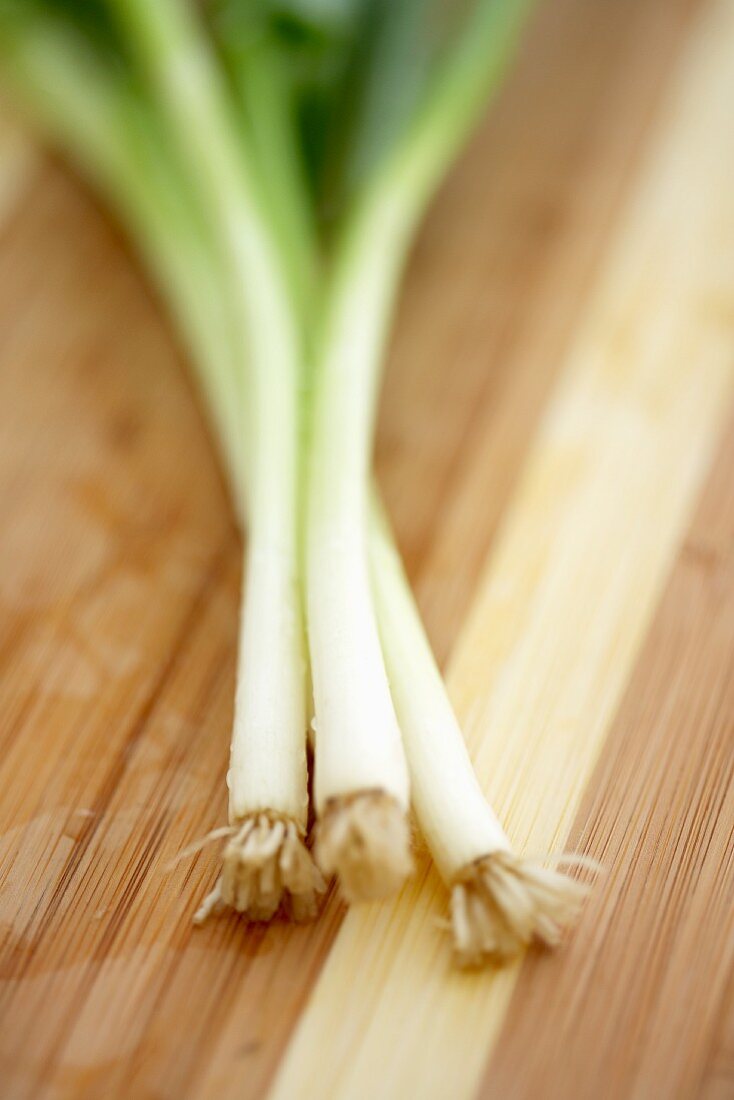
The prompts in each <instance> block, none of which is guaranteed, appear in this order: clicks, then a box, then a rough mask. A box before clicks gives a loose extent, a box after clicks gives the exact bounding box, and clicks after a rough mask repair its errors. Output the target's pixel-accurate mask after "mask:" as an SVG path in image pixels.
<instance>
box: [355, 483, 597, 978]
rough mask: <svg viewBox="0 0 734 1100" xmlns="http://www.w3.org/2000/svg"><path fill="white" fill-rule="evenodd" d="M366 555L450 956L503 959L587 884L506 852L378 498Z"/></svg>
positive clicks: (552, 933) (571, 907) (572, 903)
mask: <svg viewBox="0 0 734 1100" xmlns="http://www.w3.org/2000/svg"><path fill="white" fill-rule="evenodd" d="M370 554H371V563H372V573H373V584H374V588H375V596H376V601H377V607H378V617H379V621H380V630H381V636H382V644H383V648H384V652H385V661H386V664H387V669H388V673H389V675H390V685H391V690H392V695H393V699H394V701H395V708H396V711H397V715H398V719H399V721H400V727H401V730H402V734H403V743H404V745H405V751H406V755H407V759H408V766H409V768H410V775H411V783H412V797H413V806H414V808H415V813H416V817H417V819H418V824H419V826H420V829H421V832H422V833H423V836H424V837H425V840H426V844H427V845H428V848H429V850H430V852H431V855H432V856H433V859H434V861H435V863H436V866H437V867H438V870H439V872H440V874H441V876H442V878H443V879H444V881H445V882H446V884H447V885H448V886H449V888H450V890H451V928H452V933H453V939H454V948H455V953H456V958H457V962H459V964H460V965H462V966H478V965H481V964H483V963H497V962H502V961H505V960H507V959H509V958H511V957H512V956H514V955H516V954H517V953H518V952H519V951H520V950H522V948H523V947H525V946H527V945H528V944H530V943H531V942H533V941H538V942H540V943H543V944H545V945H547V946H555V945H556V944H557V943H558V942H559V940H560V938H561V935H562V932H563V929H564V928H565V927H567V926H568V925H569V924H571V923H573V921H574V920H575V919H576V917H577V915H578V913H579V909H580V907H581V903H582V901H583V899H584V897H585V896H586V893H587V891H588V887H587V886H586V884H584V883H581V882H578V881H576V880H575V879H572V878H569V877H568V876H567V875H564V874H562V873H561V872H559V871H556V870H551V869H548V868H545V867H542V866H539V865H538V864H535V863H532V862H531V861H529V860H525V859H522V858H521V857H519V856H517V855H515V854H514V853H513V851H512V849H511V846H510V842H509V840H508V838H507V836H506V835H505V832H504V830H503V829H502V826H501V825H500V823H499V821H498V819H497V817H496V815H495V813H494V811H493V810H492V808H491V806H490V804H489V802H488V801H487V799H486V798H485V796H484V793H483V791H482V789H481V786H480V784H479V781H478V779H477V777H476V774H475V772H474V768H473V767H472V763H471V760H470V758H469V754H468V752H467V749H466V745H465V743H464V738H463V735H462V732H461V729H460V727H459V723H458V721H457V719H456V715H455V713H454V710H453V707H452V705H451V702H450V700H449V697H448V694H447V692H446V688H445V686H444V683H443V679H442V677H441V674H440V672H439V670H438V668H437V666H436V663H435V661H434V658H433V654H432V653H431V648H430V645H429V643H428V639H427V638H426V635H425V631H424V629H423V624H422V623H421V619H420V616H419V614H418V610H417V608H416V606H415V603H414V600H413V597H412V594H411V592H410V587H409V585H408V581H407V578H406V577H405V574H404V572H403V567H402V564H401V562H400V558H399V555H398V553H397V551H396V549H395V545H394V542H393V540H392V537H391V535H390V531H389V529H388V527H387V523H386V521H385V519H384V517H383V516H382V514H381V512H380V509H379V504H378V503H377V498H376V497H375V498H374V499H373V506H372V515H371V523H370ZM575 862H576V863H581V862H583V861H582V860H580V859H576V860H575Z"/></svg>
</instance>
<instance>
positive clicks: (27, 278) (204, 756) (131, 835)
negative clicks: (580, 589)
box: [0, 0, 732, 1098]
mask: <svg viewBox="0 0 734 1100" xmlns="http://www.w3.org/2000/svg"><path fill="white" fill-rule="evenodd" d="M699 7H700V4H698V3H696V2H694V0H617V2H616V3H615V4H614V5H608V4H602V3H597V2H595V3H589V2H588V0H558V2H555V0H554V3H553V4H549V5H547V6H546V7H545V9H544V10H541V12H540V13H539V17H538V19H537V21H536V22H535V24H534V27H533V29H532V32H531V34H530V36H529V37H528V41H527V43H526V45H525V48H524V51H523V54H522V57H521V59H520V63H519V65H518V68H517V70H516V72H515V73H514V75H513V77H512V79H511V81H510V82H509V84H508V87H507V88H506V90H505V93H504V94H503V96H502V98H501V102H500V103H499V104H498V107H497V109H496V111H495V112H493V114H492V117H491V118H490V120H489V121H488V124H487V125H486V126H485V127H484V128H483V130H482V133H481V134H480V135H479V136H478V138H477V140H476V141H475V143H474V144H473V146H472V148H471V149H470V151H469V152H468V154H467V156H466V157H465V158H464V161H463V163H462V164H461V165H460V167H459V170H458V171H457V172H456V173H455V174H454V176H453V177H452V179H451V181H450V182H449V184H448V186H447V187H446V188H445V189H444V192H443V194H442V195H441V196H440V198H439V201H438V202H437V203H436V206H435V209H434V211H433V213H432V215H431V218H430V219H429V222H428V225H427V227H426V230H425V232H424V234H423V235H422V237H421V240H420V242H419V245H418V247H417V249H416V252H415V256H414V259H413V263H412V265H411V271H410V274H409V280H408V286H407V292H406V295H405V299H404V302H403V307H402V310H401V316H400V319H399V322H398V329H397V336H396V340H395V345H394V349H393V355H392V363H391V368H390V372H389V378H388V385H387V391H386V399H385V402H384V406H383V413H382V421H381V435H380V447H379V464H380V471H381V477H382V480H383V483H384V484H385V487H386V492H387V495H388V498H389V501H390V504H391V508H392V511H393V514H394V516H395V521H396V526H397V528H398V534H399V537H400V540H401V542H402V544H403V546H404V547H405V549H406V551H407V556H408V562H409V565H410V569H411V573H412V575H413V577H414V579H416V580H417V581H418V587H419V595H420V599H421V603H422V606H423V608H424V610H425V612H426V614H427V618H428V621H429V625H430V628H431V633H432V636H433V638H434V640H435V642H436V644H437V649H438V651H439V653H440V654H441V655H442V656H443V657H446V656H447V655H448V654H449V651H450V649H451V645H452V642H453V639H454V637H455V635H456V634H457V633H458V631H459V628H460V627H461V625H462V621H463V620H464V619H465V618H466V615H467V612H468V611H469V608H470V605H471V603H472V595H473V592H474V589H475V586H476V583H477V579H478V577H479V575H480V574H481V573H482V570H483V568H484V566H485V561H486V558H487V554H488V551H489V550H490V549H491V547H492V544H493V540H494V539H495V536H496V532H497V531H498V529H499V528H500V524H501V523H502V524H504V522H505V520H506V515H507V512H508V509H511V508H512V506H513V505H512V502H513V500H514V496H515V492H516V490H517V487H518V484H519V482H520V473H519V472H520V470H521V469H522V467H523V465H524V464H525V461H526V458H527V453H528V449H529V448H530V446H531V443H532V441H533V438H534V436H535V433H536V431H537V429H538V425H539V423H540V421H541V418H542V416H543V414H544V413H545V411H546V410H547V407H548V401H549V397H550V395H551V394H553V392H554V386H555V384H556V381H557V378H558V376H559V372H560V370H561V368H562V367H563V365H564V363H565V357H564V353H565V350H566V348H567V346H568V344H569V342H570V341H571V339H572V337H573V334H574V332H575V329H576V327H577V325H578V322H579V318H581V317H582V316H583V314H584V312H585V311H586V308H587V303H588V296H589V293H590V287H591V284H592V281H593V280H592V276H593V274H594V272H595V271H596V270H597V268H598V267H599V265H600V263H602V262H603V260H604V256H605V253H606V248H607V245H608V242H609V240H610V237H611V235H612V234H613V231H614V226H615V224H616V215H617V212H618V210H619V208H620V203H622V202H624V201H626V194H627V189H628V186H629V181H630V178H632V177H633V175H634V174H635V173H636V172H637V170H638V167H639V161H640V158H641V157H644V155H645V150H646V148H647V144H648V137H649V134H650V131H651V126H653V127H654V126H655V125H656V119H657V116H658V108H659V103H660V98H661V95H662V97H663V103H665V102H666V101H667V90H668V87H669V74H670V72H671V71H672V66H673V63H674V61H675V59H676V57H677V55H678V51H679V48H680V46H681V43H682V42H684V41H685V39H686V38H687V35H688V32H689V27H690V24H691V20H692V17H693V15H694V14H695V13H696V11H697V9H698V8H699ZM0 140H2V167H1V169H0V216H2V217H3V219H4V224H3V229H2V237H1V238H0V501H2V506H3V513H2V514H3V525H2V529H0V605H1V609H2V613H1V614H0V664H1V665H2V673H3V675H2V677H1V678H0V704H1V705H2V711H1V713H2V714H3V721H2V724H1V725H0V743H1V744H2V746H3V750H4V751H3V753H2V756H1V757H0V770H1V771H2V787H0V791H2V795H1V796H0V834H1V835H0V884H1V885H2V890H1V892H0V937H1V938H0V1011H2V1028H0V1078H1V1079H2V1081H3V1091H4V1094H7V1095H8V1096H11V1097H37V1096H49V1097H54V1098H55V1097H60V1098H65V1097H78V1096H90V1097H98V1096H105V1097H107V1096H120V1097H123V1096H124V1097H138V1096H140V1097H146V1098H147V1097H173V1096H176V1097H180V1096H192V1097H194V1096H195V1097H202V1098H207V1097H210V1096H212V1095H220V1094H226V1095H233V1096H234V1095H237V1096H238V1097H241V1096H253V1097H254V1096H260V1095H263V1094H264V1093H265V1092H266V1090H267V1087H268V1084H269V1082H270V1081H271V1080H272V1077H273V1074H274V1072H275V1071H276V1069H277V1067H278V1065H279V1063H280V1061H281V1058H282V1055H283V1051H284V1050H285V1048H286V1046H287V1044H288V1042H289V1039H290V1037H291V1033H292V1031H293V1028H294V1026H295V1025H296V1023H297V1021H298V1020H299V1018H300V1016H301V1013H302V1011H303V1009H304V1006H305V1005H306V1003H307V1000H308V998H309V996H310V994H311V992H312V990H313V989H314V987H315V984H316V981H317V978H318V974H319V971H320V969H321V967H322V965H323V963H324V960H325V959H326V958H327V957H328V955H329V951H330V948H331V946H332V944H333V941H334V938H335V936H336V935H337V932H338V929H339V926H340V924H341V921H342V918H343V911H342V909H341V907H340V906H339V905H338V904H337V903H336V902H335V901H334V900H333V899H332V901H331V903H330V904H329V906H328V907H327V910H326V912H325V913H324V915H323V916H322V918H321V920H320V921H319V922H318V923H317V924H315V925H313V926H312V927H309V928H302V929H292V928H288V927H285V926H282V925H276V926H274V927H273V928H270V929H267V930H264V929H255V930H253V929H247V928H245V927H244V926H243V925H241V924H239V923H237V922H236V921H231V922H230V921H220V922H217V923H216V924H213V925H212V926H211V927H210V928H207V929H206V930H204V931H203V932H199V933H196V932H194V931H193V929H192V928H191V926H190V923H189V922H190V915H191V912H192V911H193V908H194V906H195V903H196V901H197V900H198V899H199V898H200V897H201V894H202V892H203V891H204V889H205V888H206V886H208V885H209V883H210V882H211V880H212V877H213V875H214V873H215V865H216V856H215V853H214V852H213V851H211V850H210V851H206V852H204V853H202V854H201V856H199V857H198V858H197V859H195V860H193V861H191V862H187V863H181V864H177V865H175V866H173V867H171V860H172V859H173V858H174V857H175V855H176V854H177V853H178V852H180V850H181V849H182V847H183V846H185V845H186V844H187V843H188V842H189V841H191V840H192V839H195V838H196V837H198V836H201V835H202V834H203V833H205V832H206V831H207V829H209V828H210V827H212V826H213V825H215V824H219V823H220V822H221V821H222V820H223V817H224V804H225V799H224V784H223V779H224V772H225V769H226V752H227V743H228V727H229V722H230V719H231V696H232V689H233V675H234V645H235V637H236V617H237V616H236V607H237V592H238V586H239V576H238V563H239V558H240V551H239V548H238V543H237V539H236V536H235V533H234V530H233V526H232V523H231V518H230V513H229V509H228V504H227V500H226V495H225V492H224V489H223V486H222V483H221V480H220V477H219V473H218V471H217V469H216V466H215V464H214V461H213V458H212V449H211V447H210V445H209V441H208V439H207V435H206V430H205V427H204V425H203V423H202V421H201V417H200V414H199V411H198V408H197V404H196V401H195V397H194V395H193V393H192V392H191V389H190V387H189V385H188V383H187V380H186V375H185V371H184V368H183V364H182V363H181V361H180V359H179V357H178V355H177V353H176V347H175V342H174V341H173V340H172V337H171V334H170V332H169V331H168V330H167V328H166V326H165V325H164V324H163V322H162V321H161V317H160V311H159V310H158V308H157V306H156V303H155V302H154V301H153V300H152V299H151V297H150V295H149V293H148V292H147V291H146V290H145V288H144V284H143V283H142V282H141V280H140V277H139V276H138V274H137V273H136V271H135V268H134V266H133V264H132V263H131V262H130V260H129V257H128V256H127V254H126V250H125V247H124V244H123V242H121V240H120V238H119V236H118V234H117V233H116V232H115V231H114V229H112V228H111V227H110V226H109V224H108V223H107V222H106V221H105V219H104V217H103V216H102V215H101V214H100V212H99V211H98V210H97V209H96V207H95V206H94V204H93V203H92V202H90V200H89V197H88V196H87V195H85V194H84V192H83V191H82V190H81V189H80V188H79V187H78V185H76V184H74V183H72V182H71V181H70V179H69V177H68V176H67V175H66V174H65V173H63V172H61V171H60V170H59V169H58V168H57V167H56V166H54V165H51V164H49V163H48V162H42V161H41V158H40V157H39V156H38V153H37V151H36V150H35V148H34V147H33V146H32V145H31V144H29V142H28V140H27V139H26V137H25V136H24V135H23V134H22V133H21V132H19V131H18V130H17V128H14V127H13V128H10V129H8V130H7V131H6V129H5V124H3V128H2V130H0ZM713 435H714V432H713V429H712V433H711V437H710V438H709V439H708V442H707V445H708V446H711V445H713ZM704 442H706V441H704ZM704 449H705V448H704ZM700 462H701V464H702V465H704V464H705V458H704V457H703V452H702V456H701V458H700ZM417 489H418V490H419V491H416V490H417ZM661 572H664V568H662V567H661ZM660 581H661V582H662V576H661V577H660ZM442 950H443V948H442ZM350 987H351V983H350ZM707 1010H708V1011H709V1012H710V1013H713V1011H714V1010H713V1009H711V1007H710V1005H708V1003H707ZM727 1026H728V1030H727ZM731 1034H732V1029H731V1023H729V1024H728V1025H727V1023H726V1019H725V1018H722V1020H721V1025H720V1028H719V1031H718V1033H717V1035H716V1036H713V1035H712V1037H711V1047H710V1057H709V1059H708V1061H706V1062H705V1074H704V1076H705V1080H706V1082H707V1083H708V1084H707V1087H708V1088H710V1090H711V1095H712V1096H713V1095H715V1091H714V1090H716V1089H719V1093H718V1095H723V1093H722V1092H721V1091H720V1090H721V1087H722V1086H721V1082H723V1083H724V1084H723V1087H724V1088H725V1087H726V1083H727V1082H728V1081H729V1080H730V1078H729V1077H727V1070H726V1066H727V1065H729V1066H730V1065H731V1055H730V1053H729V1055H727V1050H729V1051H731ZM727 1042H728V1043H729V1046H728V1047H727ZM319 1048H320V1049H322V1050H323V1044H322V1043H321V1041H320V1042H319ZM479 1054H480V1055H482V1057H483V1052H482V1051H481V1050H480V1051H479ZM324 1057H325V1058H326V1057H327V1055H326V1053H325V1054H324ZM727 1057H728V1059H729V1061H728V1062H727ZM703 1073H704V1067H702V1074H703ZM702 1079H703V1078H702ZM312 1094H313V1093H312ZM316 1094H317V1095H318V1094H319V1093H318V1092H317V1093H316ZM378 1094H379V1093H378ZM293 1095H297V1092H296V1093H293ZM452 1095H461V1092H460V1091H456V1089H454V1090H453V1091H452Z"/></svg>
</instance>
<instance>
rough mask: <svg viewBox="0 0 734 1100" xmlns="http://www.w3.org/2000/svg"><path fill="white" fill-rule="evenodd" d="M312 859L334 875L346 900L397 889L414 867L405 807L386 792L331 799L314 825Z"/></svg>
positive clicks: (365, 898) (374, 896) (378, 895)
mask: <svg viewBox="0 0 734 1100" xmlns="http://www.w3.org/2000/svg"><path fill="white" fill-rule="evenodd" d="M316 858H317V860H318V863H319V866H320V867H321V869H322V871H323V872H324V874H325V875H336V876H337V878H338V880H339V885H340V888H341V893H342V896H343V897H344V899H345V901H347V902H350V903H351V902H358V901H376V900H378V899H379V898H385V897H389V896H390V895H391V894H395V893H397V891H398V890H400V888H401V887H402V885H403V883H404V882H405V880H406V879H407V878H408V876H409V875H410V874H411V872H412V870H413V857H412V853H411V834H410V823H409V821H408V815H407V813H406V812H405V809H404V808H403V807H402V806H401V805H400V803H399V802H398V801H397V800H396V799H395V798H393V796H392V795H389V794H387V793H386V792H385V791H360V792H358V793H357V794H353V795H346V796H344V797H338V798H333V799H331V800H330V801H329V803H328V804H327V807H326V811H325V813H324V815H323V817H322V818H321V820H320V821H319V823H318V826H317V834H316Z"/></svg>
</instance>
